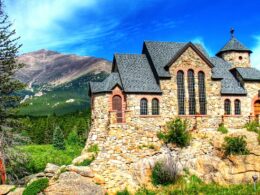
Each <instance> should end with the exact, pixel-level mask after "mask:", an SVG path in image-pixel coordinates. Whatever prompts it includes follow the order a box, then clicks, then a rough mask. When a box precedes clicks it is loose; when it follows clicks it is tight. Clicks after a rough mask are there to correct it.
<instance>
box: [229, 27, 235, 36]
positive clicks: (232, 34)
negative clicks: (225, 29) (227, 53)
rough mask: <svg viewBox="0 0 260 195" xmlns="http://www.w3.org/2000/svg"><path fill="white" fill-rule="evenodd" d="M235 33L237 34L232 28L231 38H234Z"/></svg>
mask: <svg viewBox="0 0 260 195" xmlns="http://www.w3.org/2000/svg"><path fill="white" fill-rule="evenodd" d="M234 33H235V30H234V28H231V29H230V34H231V38H234Z"/></svg>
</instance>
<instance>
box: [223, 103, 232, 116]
mask: <svg viewBox="0 0 260 195" xmlns="http://www.w3.org/2000/svg"><path fill="white" fill-rule="evenodd" d="M224 109H225V115H230V114H231V102H230V100H229V99H226V100H225V102H224Z"/></svg>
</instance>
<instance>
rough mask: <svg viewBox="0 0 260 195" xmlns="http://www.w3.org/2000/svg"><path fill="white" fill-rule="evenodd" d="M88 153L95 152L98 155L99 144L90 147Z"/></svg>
mask: <svg viewBox="0 0 260 195" xmlns="http://www.w3.org/2000/svg"><path fill="white" fill-rule="evenodd" d="M88 152H94V153H96V154H97V153H98V152H99V148H98V145H97V144H93V145H91V146H89V148H88Z"/></svg>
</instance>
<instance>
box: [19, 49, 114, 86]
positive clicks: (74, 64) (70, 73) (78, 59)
mask: <svg viewBox="0 0 260 195" xmlns="http://www.w3.org/2000/svg"><path fill="white" fill-rule="evenodd" d="M18 61H19V62H21V63H24V64H25V67H24V68H23V69H21V70H20V71H19V72H18V73H17V78H18V79H19V80H21V81H22V82H24V83H27V84H28V86H29V87H32V85H35V86H37V85H43V84H49V85H52V86H57V85H60V84H63V83H66V82H69V81H72V80H74V79H76V78H79V77H80V76H83V75H86V74H87V73H96V74H97V73H100V72H101V71H104V72H109V71H110V69H111V62H109V61H107V60H105V59H101V58H95V57H89V56H77V55H72V54H61V53H58V52H55V51H49V50H45V49H42V50H39V51H35V52H30V53H26V54H23V55H21V56H20V57H19V58H18Z"/></svg>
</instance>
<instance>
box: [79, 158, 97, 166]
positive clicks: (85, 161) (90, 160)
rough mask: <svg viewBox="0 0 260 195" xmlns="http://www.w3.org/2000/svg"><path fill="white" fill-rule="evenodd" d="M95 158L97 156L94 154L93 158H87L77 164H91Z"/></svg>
mask: <svg viewBox="0 0 260 195" xmlns="http://www.w3.org/2000/svg"><path fill="white" fill-rule="evenodd" d="M94 160H95V157H94V156H93V157H92V158H91V159H89V158H88V159H85V160H84V161H83V162H81V163H78V164H76V166H89V165H90V164H91V163H92V162H93V161H94Z"/></svg>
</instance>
